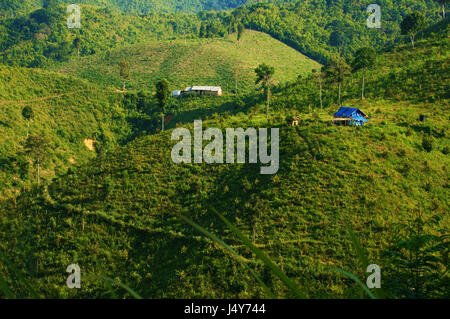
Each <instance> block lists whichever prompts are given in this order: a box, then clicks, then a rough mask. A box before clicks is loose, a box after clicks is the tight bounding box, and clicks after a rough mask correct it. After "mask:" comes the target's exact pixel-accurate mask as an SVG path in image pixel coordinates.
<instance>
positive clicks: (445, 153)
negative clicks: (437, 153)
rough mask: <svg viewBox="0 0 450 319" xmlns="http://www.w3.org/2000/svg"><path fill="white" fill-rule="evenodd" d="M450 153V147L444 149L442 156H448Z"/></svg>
mask: <svg viewBox="0 0 450 319" xmlns="http://www.w3.org/2000/svg"><path fill="white" fill-rule="evenodd" d="M448 153H450V147H448V146H445V147H444V148H443V149H442V154H444V155H448Z"/></svg>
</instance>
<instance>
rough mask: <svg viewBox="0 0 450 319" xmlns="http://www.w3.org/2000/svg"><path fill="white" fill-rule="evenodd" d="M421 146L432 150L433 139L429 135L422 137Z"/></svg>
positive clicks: (428, 150) (429, 150)
mask: <svg viewBox="0 0 450 319" xmlns="http://www.w3.org/2000/svg"><path fill="white" fill-rule="evenodd" d="M422 147H423V148H424V150H425V151H427V152H431V151H432V150H433V140H432V139H431V138H430V137H424V138H423V140H422Z"/></svg>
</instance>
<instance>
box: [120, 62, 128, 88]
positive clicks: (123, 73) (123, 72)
mask: <svg viewBox="0 0 450 319" xmlns="http://www.w3.org/2000/svg"><path fill="white" fill-rule="evenodd" d="M119 68H120V77H121V78H122V80H123V91H125V82H126V80H128V79H129V78H130V63H128V62H127V61H126V60H125V59H123V58H122V60H120V62H119Z"/></svg>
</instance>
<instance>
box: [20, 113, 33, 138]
mask: <svg viewBox="0 0 450 319" xmlns="http://www.w3.org/2000/svg"><path fill="white" fill-rule="evenodd" d="M22 116H23V118H24V119H25V120H26V121H27V125H28V127H27V138H28V136H29V135H30V121H31V119H33V117H34V112H33V109H32V108H31V107H30V106H25V107H24V108H23V109H22Z"/></svg>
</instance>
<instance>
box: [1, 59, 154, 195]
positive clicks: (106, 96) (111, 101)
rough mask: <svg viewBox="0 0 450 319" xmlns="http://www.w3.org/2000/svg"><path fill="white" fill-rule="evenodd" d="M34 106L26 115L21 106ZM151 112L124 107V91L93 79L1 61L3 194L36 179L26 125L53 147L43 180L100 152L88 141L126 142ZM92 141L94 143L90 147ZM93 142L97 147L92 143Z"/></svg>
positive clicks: (107, 145)
mask: <svg viewBox="0 0 450 319" xmlns="http://www.w3.org/2000/svg"><path fill="white" fill-rule="evenodd" d="M25 107H31V108H32V110H33V114H34V116H33V117H32V118H31V119H30V121H29V124H28V121H27V119H25V118H24V117H23V116H22V110H23V109H24V108H25ZM151 121H152V120H151V116H147V115H143V114H140V113H137V112H136V111H133V110H130V109H126V108H124V107H123V96H122V95H121V94H117V93H116V92H114V91H113V90H102V89H99V88H98V87H97V86H95V85H93V84H92V83H88V82H87V81H83V80H80V79H75V78H72V77H70V76H66V75H62V74H57V73H50V72H46V71H42V70H39V69H24V68H11V67H5V66H1V67H0V177H1V178H0V190H1V194H2V195H1V196H0V197H1V198H5V197H9V196H10V195H11V194H12V193H14V192H16V191H17V192H18V193H20V190H23V189H28V187H29V186H30V185H32V184H34V183H35V181H36V166H35V163H34V158H33V157H32V156H30V155H27V154H26V150H25V144H26V140H27V131H28V127H29V134H30V135H31V136H34V135H38V136H44V137H45V138H46V139H47V140H48V142H49V143H50V152H49V154H48V158H47V159H46V161H45V163H42V167H41V170H42V171H41V180H42V182H44V183H45V182H49V181H50V180H51V179H52V178H53V177H54V176H55V174H61V173H63V172H65V171H67V169H68V168H69V167H72V166H77V165H80V164H82V163H86V162H87V161H88V160H90V159H92V158H94V157H95V156H96V152H95V149H93V148H92V147H91V145H90V143H94V144H95V142H96V143H97V144H98V143H100V144H102V145H103V146H104V148H105V151H106V149H109V148H113V147H115V146H117V145H118V144H123V143H125V142H127V141H128V140H129V139H131V138H133V136H135V135H136V134H137V133H136V130H139V131H141V132H145V130H143V129H142V125H143V124H142V123H145V127H146V128H147V129H150V127H151ZM89 147H91V149H89ZM94 148H95V147H94Z"/></svg>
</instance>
